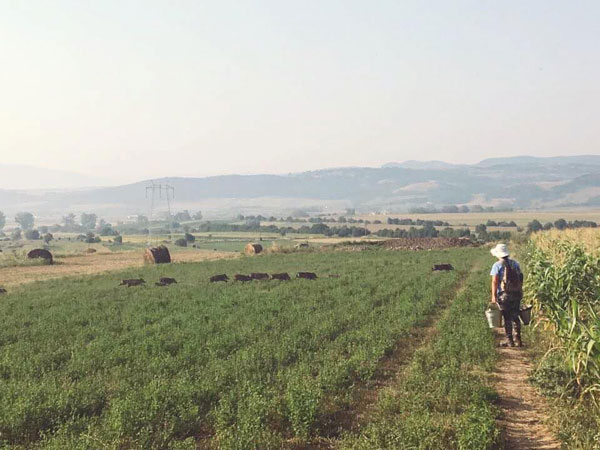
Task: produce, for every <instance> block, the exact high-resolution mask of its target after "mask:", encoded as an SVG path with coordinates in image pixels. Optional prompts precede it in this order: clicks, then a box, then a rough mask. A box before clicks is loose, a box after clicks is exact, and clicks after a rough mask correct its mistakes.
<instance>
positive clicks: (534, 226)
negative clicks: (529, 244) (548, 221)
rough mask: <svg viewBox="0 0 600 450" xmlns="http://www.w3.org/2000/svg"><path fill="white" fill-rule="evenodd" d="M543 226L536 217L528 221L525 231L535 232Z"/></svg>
mask: <svg viewBox="0 0 600 450" xmlns="http://www.w3.org/2000/svg"><path fill="white" fill-rule="evenodd" d="M543 228H544V226H543V225H542V224H541V223H540V221H539V220H537V219H533V220H532V221H531V222H529V223H528V224H527V231H528V232H529V233H535V232H536V231H540V230H542V229H543Z"/></svg>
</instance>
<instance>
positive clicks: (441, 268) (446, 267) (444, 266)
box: [431, 264, 454, 271]
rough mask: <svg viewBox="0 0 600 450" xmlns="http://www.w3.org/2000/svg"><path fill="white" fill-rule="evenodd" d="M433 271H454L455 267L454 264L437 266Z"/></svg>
mask: <svg viewBox="0 0 600 450" xmlns="http://www.w3.org/2000/svg"><path fill="white" fill-rule="evenodd" d="M431 270H432V271H436V270H454V267H452V264H435V265H434V266H433V268H432V269H431Z"/></svg>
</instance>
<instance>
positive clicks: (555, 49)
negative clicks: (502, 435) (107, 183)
mask: <svg viewBox="0 0 600 450" xmlns="http://www.w3.org/2000/svg"><path fill="white" fill-rule="evenodd" d="M599 24H600V2H598V1H575V2H566V1H564V0H554V1H549V0H539V1H532V0H526V1H523V0H518V1H497V0H495V1H485V0H474V1H398V0H396V1H383V0H379V1H348V0H346V1H326V0H317V1H311V0H304V1H294V2H291V1H281V0H278V1H237V2H236V1H224V0H219V1H149V0H140V1H123V0H118V1H108V0H102V1H82V0H77V1H52V2H48V1H42V0H39V1H34V0H32V1H22V2H18V1H13V0H0V58H1V59H0V163H6V164H31V165H36V166H42V167H48V168H53V169H63V170H68V171H75V172H79V173H83V174H99V175H103V176H106V177H110V178H111V179H112V180H115V181H133V180H138V179H142V178H148V177H156V176H175V175H182V176H201V175H213V174H224V173H257V172H261V173H286V172H292V171H294V172H295V171H301V170H307V169H317V168H323V167H331V166H351V165H361V166H376V165H380V164H383V163H386V162H389V161H402V160H406V159H421V160H427V159H442V160H446V161H455V162H475V161H478V160H480V159H483V158H487V157H493V156H508V155H520V154H529V155H537V156H555V155H573V154H598V153H600V152H599V146H598V143H599V140H600V139H599V138H600V127H599V119H600V116H599V112H600V88H599V80H600V26H599Z"/></svg>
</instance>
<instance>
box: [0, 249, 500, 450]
mask: <svg viewBox="0 0 600 450" xmlns="http://www.w3.org/2000/svg"><path fill="white" fill-rule="evenodd" d="M488 259H489V255H487V251H486V250H483V249H472V248H463V249H449V250H436V251H428V252H405V251H385V250H371V251H363V252H359V253H347V252H328V253H325V252H319V253H292V254H272V255H264V256H260V257H254V258H239V259H234V260H228V261H225V260H220V261H209V262H203V263H193V264H192V263H189V264H171V265H164V266H147V267H138V268H132V269H128V270H126V271H123V272H118V273H111V274H105V275H100V276H92V277H81V278H78V279H60V280H53V281H46V282H39V283H33V284H29V285H27V286H23V287H21V288H17V289H16V290H13V291H12V292H10V293H9V294H7V295H4V296H3V297H1V298H0V325H1V326H0V380H1V382H0V398H1V399H2V402H0V446H8V447H11V448H23V449H24V448H53V449H59V448H60V449H63V448H82V449H83V448H86V449H87V448H115V449H116V448H223V449H248V448H255V449H265V448H282V447H283V448H305V447H306V446H307V445H312V446H313V447H314V448H336V447H352V448H363V444H362V443H364V442H367V441H368V440H369V439H370V438H369V436H374V435H377V433H378V430H385V429H387V428H390V429H391V428H394V429H396V435H395V436H399V437H398V438H397V439H396V440H388V441H385V444H386V445H385V446H382V447H381V448H408V447H405V446H403V445H404V444H403V442H412V444H411V447H410V448H440V449H441V448H473V449H476V448H477V449H479V448H490V446H491V445H492V444H493V443H494V441H495V436H496V431H495V426H494V423H493V417H494V410H493V408H492V407H490V401H491V399H492V397H493V395H492V393H491V392H490V391H489V390H488V389H487V387H486V386H487V384H486V373H487V371H489V370H490V367H491V365H492V363H491V362H490V361H492V360H493V357H492V356H490V352H489V349H492V353H493V340H492V338H491V334H490V333H489V330H488V329H487V328H486V326H485V323H484V322H483V319H482V317H483V316H482V313H481V311H482V310H483V307H484V305H485V304H486V303H487V300H488V299H487V286H486V284H485V282H487V278H488V277H487V269H488V268H487V262H489V261H488ZM436 263H451V264H453V265H454V267H455V268H456V270H455V271H453V272H445V273H439V272H432V271H431V266H432V265H433V264H436ZM301 270H303V271H314V272H316V273H317V274H318V275H319V276H320V278H319V279H318V280H316V281H307V280H293V281H291V282H277V281H269V282H252V283H247V284H241V283H240V284H237V283H227V284H224V283H220V284H214V283H213V284H211V283H209V282H208V278H209V276H211V275H214V274H218V273H227V274H229V275H230V276H231V275H233V274H234V273H249V272H256V271H264V272H271V273H272V272H282V271H287V272H290V273H291V274H293V273H295V272H296V271H301ZM330 274H336V275H339V278H328V275H330ZM159 276H171V277H175V278H176V279H177V281H178V283H177V284H176V285H172V286H169V287H155V286H154V285H153V282H154V281H156V280H158V278H159ZM133 277H143V278H144V279H145V280H146V281H147V284H146V286H142V287H132V288H126V287H121V286H118V284H119V281H120V279H122V278H133ZM457 292H459V294H458V296H457ZM455 296H457V299H456V300H455V301H454V302H453V303H452V302H450V300H451V299H453V298H454V297H455ZM449 303H451V304H452V306H451V308H450V310H448V312H447V313H444V314H442V312H443V311H442V310H443V309H444V308H445V306H447V305H448V304H449ZM438 316H439V317H442V319H441V320H440V322H439V329H438V331H437V332H436V336H435V338H433V340H432V341H431V342H430V343H429V344H428V345H427V346H426V347H425V348H424V349H422V350H420V351H419V352H418V353H417V354H416V356H415V357H414V361H413V360H412V358H413V356H412V355H409V356H408V358H409V359H408V360H407V361H406V364H407V366H409V367H410V369H409V372H408V378H407V380H408V381H406V383H408V384H406V387H405V388H403V387H402V386H404V385H403V384H402V383H403V382H402V381H399V382H398V383H400V384H395V385H394V386H395V387H392V388H391V389H395V390H396V391H394V390H392V391H390V392H403V394H402V399H396V397H394V396H393V395H392V396H391V397H389V398H388V397H380V398H381V400H378V402H377V405H378V406H377V409H379V410H381V411H384V412H385V411H388V410H389V414H387V413H386V414H383V416H385V417H387V418H388V419H389V420H390V421H389V422H384V421H383V419H382V417H383V416H381V414H379V413H378V414H374V415H365V418H364V421H365V423H364V424H362V425H364V426H365V427H366V428H359V429H358V430H357V429H354V428H351V427H349V426H347V424H345V423H344V422H343V421H337V420H336V417H337V416H338V414H339V413H340V412H341V411H344V410H348V409H349V408H350V409H352V408H353V407H356V405H354V406H353V404H354V402H355V400H356V399H355V396H354V393H355V392H356V391H357V389H359V388H360V389H369V388H371V387H373V386H374V385H371V383H373V382H374V380H376V379H377V377H378V376H379V375H378V374H379V371H378V369H379V368H380V367H381V364H382V363H384V362H385V361H386V359H387V358H390V357H391V356H392V355H393V353H394V351H395V350H396V347H397V344H398V342H403V340H404V342H406V339H410V337H411V332H412V331H413V330H415V329H418V328H419V327H421V326H423V324H425V323H426V322H427V321H430V320H431V318H432V317H438ZM411 361H412V362H411ZM456 383H458V384H456ZM398 395H400V394H398ZM463 396H464V397H463ZM395 402H399V403H397V405H400V406H397V407H394V405H395V404H396V403H395ZM405 407H406V408H409V409H407V410H406V411H409V415H410V421H409V422H406V420H405V419H406V416H405V413H404V412H403V411H404V408H405ZM386 420H387V419H386ZM400 423H402V424H404V425H403V427H404V428H402V429H401V430H399V429H397V425H396V424H400ZM386 427H387V428H386ZM363 429H364V430H365V431H364V432H363V431H360V430H363ZM402 430H403V431H402ZM402 433H404V434H402ZM408 437H410V439H408ZM365 439H366V441H365ZM406 439H408V440H406ZM419 442H420V443H419ZM365 445H366V444H365ZM370 448H377V447H373V446H372V445H371V446H370Z"/></svg>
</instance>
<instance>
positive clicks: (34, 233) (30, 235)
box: [25, 230, 40, 241]
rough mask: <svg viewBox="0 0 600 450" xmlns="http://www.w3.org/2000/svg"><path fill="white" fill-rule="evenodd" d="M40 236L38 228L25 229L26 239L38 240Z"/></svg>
mask: <svg viewBox="0 0 600 450" xmlns="http://www.w3.org/2000/svg"><path fill="white" fill-rule="evenodd" d="M39 238H40V232H39V231H38V230H25V239H29V240H31V241H36V240H38V239H39Z"/></svg>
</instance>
